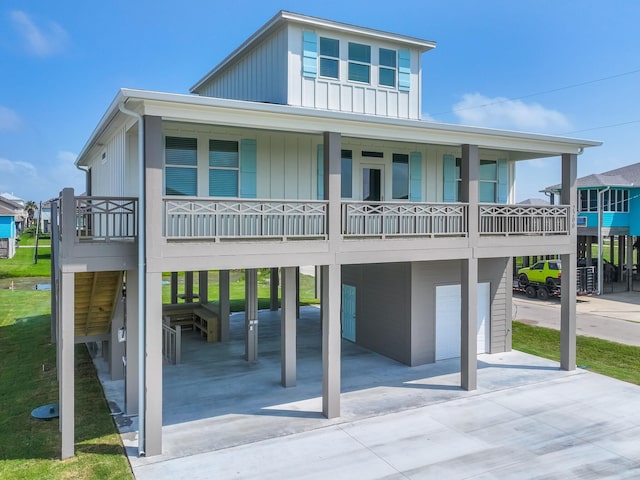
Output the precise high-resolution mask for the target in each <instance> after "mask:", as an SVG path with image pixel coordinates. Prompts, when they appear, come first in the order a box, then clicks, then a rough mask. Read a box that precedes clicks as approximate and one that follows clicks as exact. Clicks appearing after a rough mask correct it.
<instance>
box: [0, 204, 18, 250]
mask: <svg viewBox="0 0 640 480" xmlns="http://www.w3.org/2000/svg"><path fill="white" fill-rule="evenodd" d="M22 211H23V209H22V206H20V205H18V204H17V203H14V202H12V201H11V200H7V199H6V198H4V197H0V258H12V257H13V256H14V255H15V253H16V237H17V234H18V232H17V229H16V217H20V216H21V214H22Z"/></svg>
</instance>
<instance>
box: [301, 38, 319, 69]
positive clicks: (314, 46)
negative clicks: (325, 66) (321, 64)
mask: <svg viewBox="0 0 640 480" xmlns="http://www.w3.org/2000/svg"><path fill="white" fill-rule="evenodd" d="M302 35H303V49H302V74H303V75H304V76H305V77H316V76H317V75H318V36H317V35H316V34H315V33H314V32H309V31H305V32H303V34H302Z"/></svg>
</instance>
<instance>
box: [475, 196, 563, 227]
mask: <svg viewBox="0 0 640 480" xmlns="http://www.w3.org/2000/svg"><path fill="white" fill-rule="evenodd" d="M479 209H480V210H479V213H480V234H481V235H568V234H569V212H570V207H568V206H567V205H494V204H485V205H480V206H479Z"/></svg>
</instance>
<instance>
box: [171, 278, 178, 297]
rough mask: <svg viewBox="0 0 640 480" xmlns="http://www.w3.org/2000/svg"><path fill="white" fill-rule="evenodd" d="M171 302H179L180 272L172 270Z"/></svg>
mask: <svg viewBox="0 0 640 480" xmlns="http://www.w3.org/2000/svg"><path fill="white" fill-rule="evenodd" d="M171 303H172V304H176V303H178V272H171Z"/></svg>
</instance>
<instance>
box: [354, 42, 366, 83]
mask: <svg viewBox="0 0 640 480" xmlns="http://www.w3.org/2000/svg"><path fill="white" fill-rule="evenodd" d="M349 80H351V81H352V82H362V83H370V81H371V47H370V46H369V45H362V44H361V43H352V42H349Z"/></svg>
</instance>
